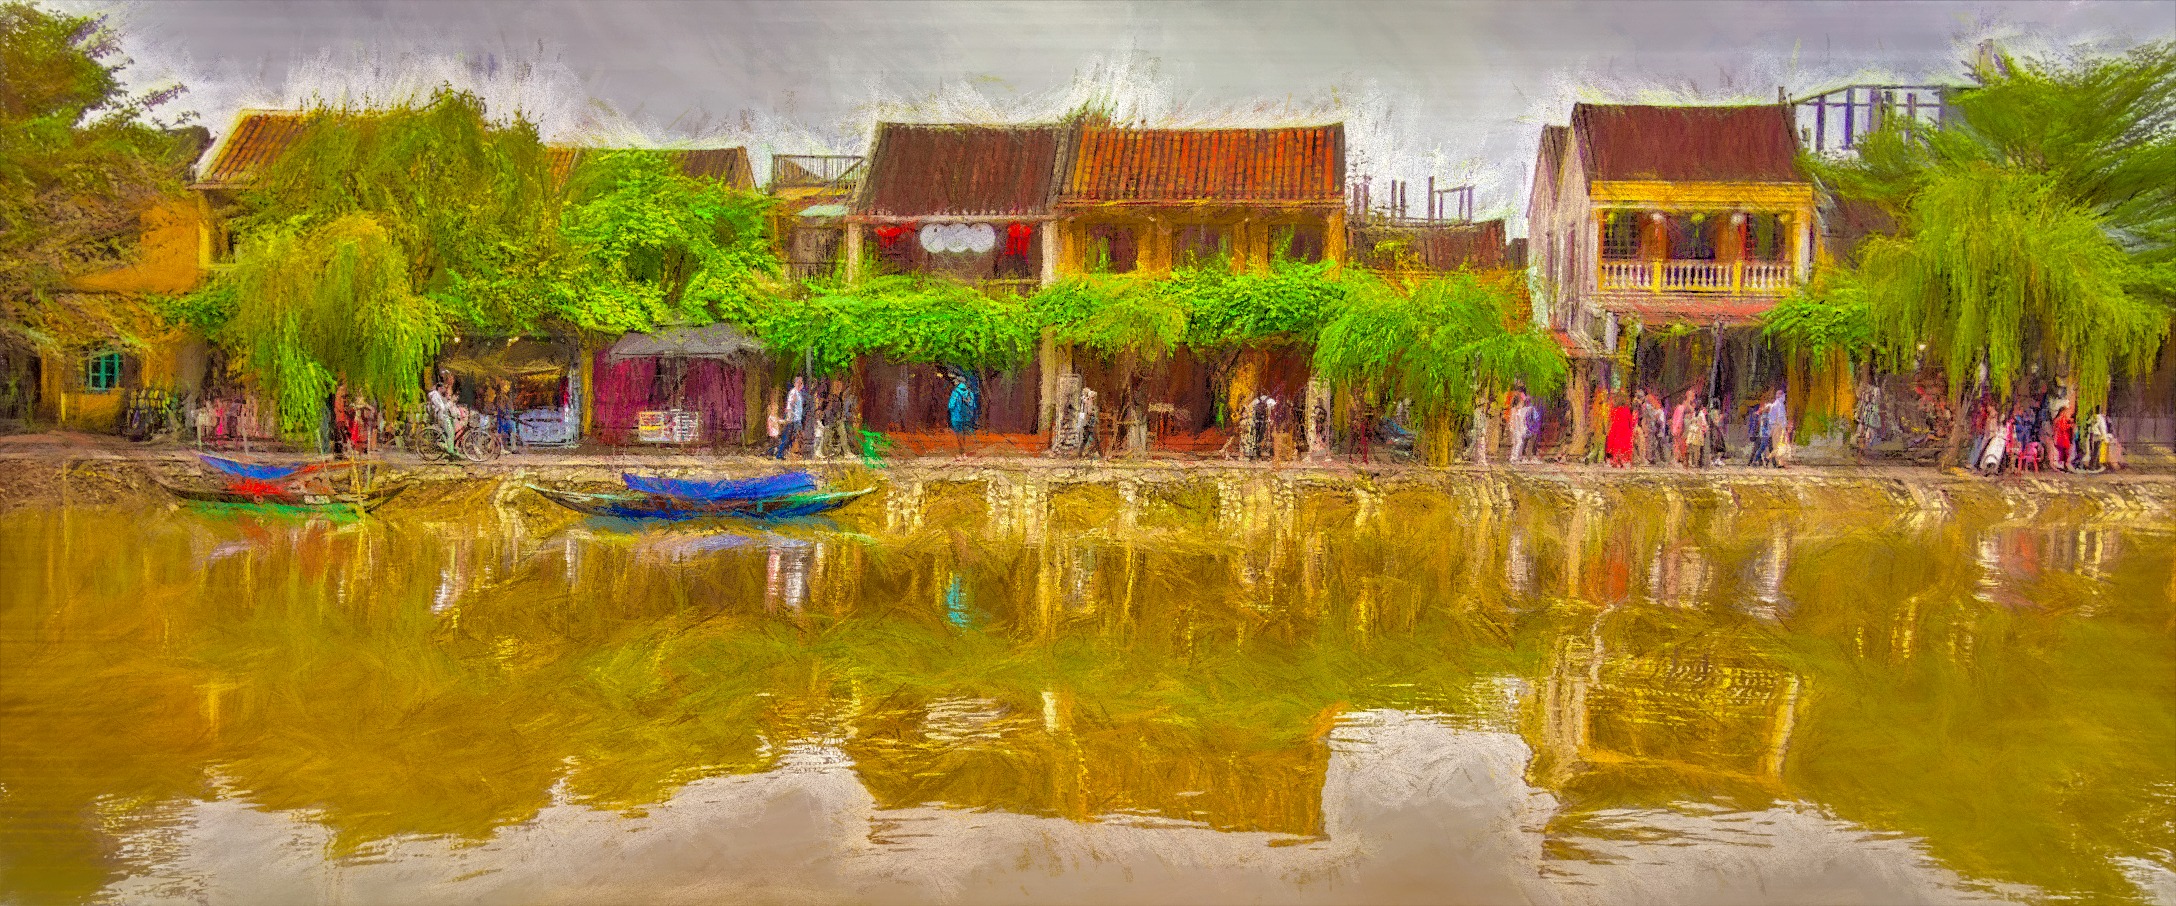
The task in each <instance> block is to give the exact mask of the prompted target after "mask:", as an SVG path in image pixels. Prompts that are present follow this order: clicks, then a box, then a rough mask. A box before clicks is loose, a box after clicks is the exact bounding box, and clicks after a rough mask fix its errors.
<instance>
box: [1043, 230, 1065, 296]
mask: <svg viewBox="0 0 2176 906" xmlns="http://www.w3.org/2000/svg"><path fill="white" fill-rule="evenodd" d="M1060 229H1063V226H1062V225H1061V224H1060V223H1059V222H1058V221H1055V220H1046V221H1043V224H1042V229H1041V230H1039V232H1040V233H1041V234H1042V240H1043V248H1042V252H1043V273H1042V278H1043V281H1042V282H1043V285H1044V286H1049V285H1050V284H1052V283H1056V282H1058V231H1059V230H1060Z"/></svg>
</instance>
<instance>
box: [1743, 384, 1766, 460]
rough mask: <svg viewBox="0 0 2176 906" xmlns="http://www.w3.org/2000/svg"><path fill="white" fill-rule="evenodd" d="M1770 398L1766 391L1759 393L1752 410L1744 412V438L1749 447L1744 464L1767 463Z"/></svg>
mask: <svg viewBox="0 0 2176 906" xmlns="http://www.w3.org/2000/svg"><path fill="white" fill-rule="evenodd" d="M1770 398H1771V397H1770V395H1769V394H1767V393H1763V394H1761V398H1760V402H1758V403H1755V404H1753V410H1752V411H1751V412H1748V413H1746V416H1745V439H1746V442H1747V444H1748V445H1749V446H1750V447H1751V450H1750V451H1749V452H1748V453H1746V456H1745V464H1746V465H1749V466H1756V467H1757V466H1764V465H1767V464H1768V401H1769V399H1770Z"/></svg>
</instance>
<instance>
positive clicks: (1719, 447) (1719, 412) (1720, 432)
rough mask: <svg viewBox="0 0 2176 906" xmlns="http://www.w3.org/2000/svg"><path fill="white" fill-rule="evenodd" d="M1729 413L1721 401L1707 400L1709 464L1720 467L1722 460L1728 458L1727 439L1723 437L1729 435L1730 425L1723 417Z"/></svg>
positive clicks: (1728, 446)
mask: <svg viewBox="0 0 2176 906" xmlns="http://www.w3.org/2000/svg"><path fill="white" fill-rule="evenodd" d="M1729 412H1730V409H1729V407H1727V406H1724V405H1723V402H1722V401H1721V400H1713V399H1711V400H1708V419H1707V421H1708V462H1709V463H1710V464H1716V465H1720V464H1721V463H1722V462H1723V461H1724V460H1726V459H1729V458H1730V444H1729V442H1728V438H1727V437H1725V435H1726V434H1728V433H1729V429H1730V423H1729V422H1728V421H1726V420H1725V419H1724V416H1725V415H1726V414H1728V413H1729Z"/></svg>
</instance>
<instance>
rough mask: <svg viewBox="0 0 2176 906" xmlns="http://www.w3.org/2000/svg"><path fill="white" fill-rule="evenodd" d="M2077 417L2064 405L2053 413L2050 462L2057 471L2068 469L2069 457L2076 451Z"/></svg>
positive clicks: (2066, 470)
mask: <svg viewBox="0 0 2176 906" xmlns="http://www.w3.org/2000/svg"><path fill="white" fill-rule="evenodd" d="M2077 433H2078V417H2077V416H2076V415H2074V414H2072V412H2071V411H2070V407H2069V406H2068V405H2065V406H2064V407H2063V408H2062V409H2061V410H2059V411H2057V412H2056V413H2055V458H2054V459H2052V460H2050V463H2051V464H2052V465H2054V466H2055V470H2056V471H2058V472H2068V471H2070V465H2071V463H2070V459H2071V457H2072V456H2074V455H2075V454H2076V452H2077V450H2076V446H2077V444H2076V437H2077Z"/></svg>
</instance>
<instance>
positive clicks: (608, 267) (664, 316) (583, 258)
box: [549, 151, 779, 332]
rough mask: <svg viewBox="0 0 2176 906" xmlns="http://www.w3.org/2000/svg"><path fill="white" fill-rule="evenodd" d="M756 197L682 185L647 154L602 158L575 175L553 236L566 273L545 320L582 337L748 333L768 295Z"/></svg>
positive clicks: (665, 160) (768, 255)
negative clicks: (697, 328) (715, 330)
mask: <svg viewBox="0 0 2176 906" xmlns="http://www.w3.org/2000/svg"><path fill="white" fill-rule="evenodd" d="M768 210H769V200H768V199H766V198H765V197H764V196H762V195H759V194H756V193H753V192H745V191H740V190H736V189H733V188H731V187H729V186H726V185H725V184H723V183H721V182H718V181H716V180H706V179H695V178H691V177H688V176H685V175H682V174H681V173H680V172H679V170H678V169H677V168H676V167H675V166H674V164H673V162H672V161H671V160H670V158H669V157H668V156H667V155H665V154H663V153H660V152H656V151H606V152H599V153H594V154H591V155H589V156H588V157H587V158H586V159H585V160H583V161H582V163H581V165H580V166H579V167H578V168H577V169H576V171H575V174H574V177H573V180H572V185H571V186H570V187H569V203H568V206H567V209H566V214H565V217H564V218H563V220H562V229H563V231H564V235H565V237H566V241H567V243H568V245H569V247H570V252H571V259H572V264H571V269H570V272H569V273H568V274H566V275H565V276H564V277H562V278H560V279H557V280H555V281H553V283H552V284H551V291H550V292H551V306H550V309H549V311H550V312H551V314H552V316H553V317H554V318H555V319H556V320H558V321H560V322H563V323H565V324H568V325H571V326H574V327H578V328H580V329H583V330H596V331H609V332H620V331H629V330H650V329H653V328H654V327H655V326H656V325H658V324H661V323H683V324H707V323H710V322H712V321H716V320H726V321H732V322H735V323H740V324H743V325H750V324H751V322H752V321H754V320H755V319H756V318H757V316H758V314H757V313H758V310H759V309H761V308H762V307H763V305H764V300H766V299H769V298H771V297H773V296H775V295H777V293H778V288H777V287H776V286H774V285H773V283H772V281H771V279H770V278H772V277H774V276H775V275H776V274H777V273H778V270H779V266H778V257H777V254H776V253H775V252H774V251H773V250H772V248H771V242H770V237H769V235H768V229H767V226H766V223H767V221H766V220H765V216H764V215H765V214H766V213H767V212H768Z"/></svg>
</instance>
